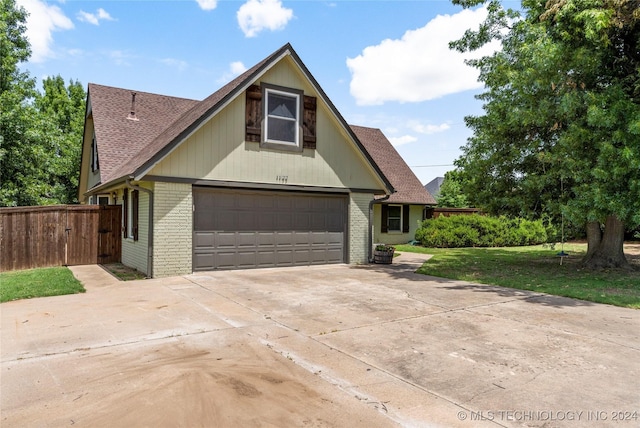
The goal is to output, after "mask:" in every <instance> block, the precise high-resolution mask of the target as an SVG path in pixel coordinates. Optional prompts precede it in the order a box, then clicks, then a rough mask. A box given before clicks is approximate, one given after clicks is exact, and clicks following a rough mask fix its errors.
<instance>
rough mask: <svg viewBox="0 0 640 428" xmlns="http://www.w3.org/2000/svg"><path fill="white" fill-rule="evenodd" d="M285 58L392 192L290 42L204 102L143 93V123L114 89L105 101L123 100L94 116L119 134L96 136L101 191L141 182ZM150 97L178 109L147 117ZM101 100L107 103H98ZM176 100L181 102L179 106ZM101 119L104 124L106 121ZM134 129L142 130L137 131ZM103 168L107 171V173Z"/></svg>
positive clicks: (127, 95)
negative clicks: (127, 180)
mask: <svg viewBox="0 0 640 428" xmlns="http://www.w3.org/2000/svg"><path fill="white" fill-rule="evenodd" d="M287 55H289V56H291V58H292V59H293V61H294V62H295V63H296V64H297V65H298V67H299V68H300V70H301V71H302V73H303V74H304V75H305V76H306V77H307V79H308V80H309V82H310V83H311V85H312V86H313V87H314V89H315V90H316V91H317V93H318V94H319V95H320V97H321V98H322V99H323V101H324V102H325V103H326V104H327V106H328V107H329V109H330V111H331V112H332V113H333V114H334V115H335V117H336V119H337V121H338V122H339V123H340V124H341V125H342V127H343V128H344V130H345V132H347V133H348V134H349V135H350V136H351V137H352V138H353V141H354V142H355V143H356V145H357V146H358V147H359V148H360V150H361V152H362V154H363V155H364V156H365V158H367V160H368V161H369V162H370V164H371V165H372V167H373V168H374V169H375V170H376V172H377V173H378V175H379V176H380V178H381V179H382V180H383V182H385V184H386V187H387V188H388V190H389V191H393V190H394V189H393V186H392V185H391V183H390V182H389V181H388V179H387V178H386V176H385V175H384V174H383V173H382V171H381V170H380V169H379V167H378V165H377V164H376V163H375V161H374V160H373V159H372V158H371V156H370V155H369V153H368V152H367V150H366V149H365V148H364V147H363V146H362V144H361V143H360V141H359V140H358V139H357V138H356V136H355V135H354V134H353V131H352V130H351V128H350V127H349V126H348V125H347V123H346V121H345V120H344V118H343V117H342V116H341V115H340V113H339V112H338V110H337V109H336V108H335V106H334V105H333V103H331V101H330V100H329V98H328V97H327V95H326V94H325V93H324V91H323V90H322V88H321V87H320V85H319V84H318V82H317V81H316V80H315V79H314V78H313V76H312V75H311V73H310V72H309V70H308V69H307V68H306V66H305V65H304V64H303V63H302V61H301V60H300V57H298V55H297V54H296V52H295V51H294V50H293V47H292V46H291V45H290V44H289V43H287V44H286V45H284V46H283V47H281V48H280V49H278V50H277V51H275V52H274V53H272V54H271V55H269V56H268V57H267V58H265V59H264V60H262V61H261V62H259V63H258V64H256V65H255V66H253V67H251V68H250V69H249V70H247V71H246V72H244V73H243V74H241V75H240V76H238V77H236V78H235V79H234V80H232V81H231V82H229V83H227V84H226V85H225V86H223V87H222V88H220V89H219V90H218V91H216V92H214V93H213V94H212V95H210V96H209V97H207V98H205V99H204V100H202V101H194V100H184V99H178V98H172V97H163V96H161V95H157V96H154V95H153V94H147V93H139V95H137V96H136V110H137V111H136V116H137V117H138V118H139V119H140V120H139V121H131V120H128V119H126V116H127V114H128V112H129V110H130V101H131V96H130V92H131V91H127V90H124V89H116V88H110V89H111V90H113V92H112V93H111V94H108V95H107V98H111V96H114V97H115V96H116V95H119V97H120V98H121V99H120V100H119V101H118V103H115V102H107V103H106V104H105V105H104V106H103V108H98V109H95V113H96V114H95V115H94V126H95V127H96V130H97V129H98V128H102V129H103V130H104V132H105V134H104V135H105V136H106V135H107V134H106V132H114V133H115V135H116V138H114V139H112V138H111V135H109V137H108V138H104V137H103V138H101V135H103V132H102V131H100V132H99V131H96V139H97V140H98V156H99V161H100V173H101V180H100V185H99V187H105V186H108V185H109V184H110V183H112V182H117V181H119V180H123V179H124V178H128V177H131V176H133V177H134V178H135V179H137V180H139V179H141V178H142V177H143V176H144V175H145V174H146V173H147V172H148V171H149V170H150V169H151V168H153V166H154V165H156V164H157V163H158V162H160V161H161V160H162V159H163V158H164V157H165V156H167V155H168V154H169V153H171V152H172V151H173V150H174V149H175V148H176V147H177V146H178V145H179V144H180V143H182V142H183V141H184V140H185V139H186V138H187V137H188V136H189V135H191V134H192V133H193V132H195V131H196V130H197V129H198V128H199V127H200V126H201V125H202V124H204V123H205V122H206V121H207V120H208V119H209V118H211V117H212V116H213V115H214V114H216V113H217V112H218V111H220V110H221V109H222V108H224V107H225V106H226V105H227V104H228V103H229V102H231V101H232V100H233V99H235V97H236V96H238V95H240V94H242V93H244V91H245V90H246V89H247V88H248V87H249V86H250V85H251V84H253V83H254V82H255V81H256V80H258V79H259V78H260V76H261V75H263V74H264V73H265V72H266V71H267V70H269V68H270V67H272V66H273V65H275V64H276V63H277V62H278V61H279V60H280V59H281V58H283V57H285V56H287ZM96 88H97V91H98V92H99V91H100V90H101V89H104V88H107V87H104V86H99V85H90V87H89V97H90V98H91V99H92V100H93V99H94V95H93V94H92V91H96ZM99 95H100V94H99ZM147 96H149V97H150V98H154V97H158V98H157V99H155V98H154V100H156V101H158V104H162V102H160V101H161V100H162V99H164V101H165V102H167V101H168V100H174V104H173V105H172V107H173V109H171V111H170V113H167V114H165V115H163V114H162V113H159V112H157V111H155V112H145V111H142V110H139V109H138V104H139V102H140V104H143V102H142V98H146V97H147ZM103 99H104V98H102V99H101V100H100V101H102V100H103ZM177 100H181V101H180V102H178V101H177ZM109 101H112V100H109ZM149 103H151V104H155V103H154V102H152V101H149ZM93 104H96V107H97V105H98V104H99V103H98V102H93V101H92V105H93ZM115 104H118V105H115ZM169 104H171V103H169ZM141 107H142V106H141ZM123 108H124V110H123ZM121 111H122V113H121ZM146 113H150V115H149V116H147V115H146ZM152 116H155V120H153V123H151V121H148V119H149V118H151V117H152ZM103 118H105V119H104V120H103ZM136 125H143V126H137V127H136ZM120 134H122V135H120ZM100 140H102V141H100ZM101 143H102V144H101ZM105 143H106V144H108V145H109V147H108V148H107V147H102V146H103V145H105ZM107 158H109V159H107ZM105 161H106V164H105ZM103 167H105V170H104V171H103Z"/></svg>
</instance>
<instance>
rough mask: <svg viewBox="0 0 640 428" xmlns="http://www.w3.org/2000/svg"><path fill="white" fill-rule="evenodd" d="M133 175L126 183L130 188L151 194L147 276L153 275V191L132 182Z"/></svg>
mask: <svg viewBox="0 0 640 428" xmlns="http://www.w3.org/2000/svg"><path fill="white" fill-rule="evenodd" d="M132 178H133V177H129V178H127V180H126V181H125V183H124V184H125V185H126V186H127V187H128V188H129V189H133V190H138V191H141V192H145V193H147V194H148V195H149V231H148V233H147V243H148V248H147V277H149V278H152V277H153V191H151V190H149V189H145V188H144V187H140V186H137V185H133V184H131V180H132Z"/></svg>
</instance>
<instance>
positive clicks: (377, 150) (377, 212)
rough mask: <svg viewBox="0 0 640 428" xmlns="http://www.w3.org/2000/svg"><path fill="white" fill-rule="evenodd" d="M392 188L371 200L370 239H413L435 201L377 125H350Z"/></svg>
mask: <svg viewBox="0 0 640 428" xmlns="http://www.w3.org/2000/svg"><path fill="white" fill-rule="evenodd" d="M351 128H352V129H353V131H354V132H355V134H356V136H357V137H358V139H360V141H361V142H362V144H363V145H364V146H365V148H366V149H367V151H368V152H369V153H370V154H371V157H372V158H373V160H374V161H375V162H376V163H377V164H378V166H379V167H380V169H381V170H382V172H383V173H384V175H385V176H386V177H387V178H388V179H389V181H390V182H391V185H392V186H393V187H394V189H395V192H394V193H393V194H391V195H390V196H389V197H388V198H387V197H385V198H379V200H378V201H376V202H375V203H373V218H374V220H373V225H374V231H373V241H374V243H384V244H402V243H407V242H409V241H412V240H414V239H415V235H416V230H417V229H418V227H419V226H420V223H421V222H422V220H424V219H425V213H426V209H427V208H428V207H430V206H433V205H435V204H436V201H435V199H434V198H433V196H431V194H430V193H429V192H428V191H427V190H426V189H425V188H424V187H423V186H422V183H420V180H418V177H416V176H415V174H414V173H413V171H411V169H410V168H409V166H408V165H407V163H406V162H405V161H404V160H403V159H402V157H401V156H400V155H399V154H398V152H397V151H396V149H395V148H394V147H393V146H392V145H391V143H390V142H389V140H388V139H387V137H385V136H384V134H383V133H382V131H380V130H379V129H372V128H363V127H360V126H352V127H351Z"/></svg>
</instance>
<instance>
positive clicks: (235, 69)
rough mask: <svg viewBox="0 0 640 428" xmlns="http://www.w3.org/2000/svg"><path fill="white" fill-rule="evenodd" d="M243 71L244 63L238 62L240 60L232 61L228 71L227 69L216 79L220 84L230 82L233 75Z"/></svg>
mask: <svg viewBox="0 0 640 428" xmlns="http://www.w3.org/2000/svg"><path fill="white" fill-rule="evenodd" d="M245 71H247V67H245V65H244V64H243V63H242V62H240V61H234V62H232V63H231V64H229V71H227V72H226V73H224V74H223V75H222V76H221V77H220V78H219V79H218V83H220V84H224V83H227V82H230V81H231V80H233V79H234V78H235V77H237V76H239V75H241V74H242V73H244V72H245Z"/></svg>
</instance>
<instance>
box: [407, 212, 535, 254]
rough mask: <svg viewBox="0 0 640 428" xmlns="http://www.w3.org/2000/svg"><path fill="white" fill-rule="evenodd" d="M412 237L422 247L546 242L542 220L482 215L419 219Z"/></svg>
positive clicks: (517, 244)
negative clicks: (420, 223)
mask: <svg viewBox="0 0 640 428" xmlns="http://www.w3.org/2000/svg"><path fill="white" fill-rule="evenodd" d="M416 240H418V241H420V243H421V244H422V245H424V246H425V247H439V248H456V247H515V246H520V245H536V244H542V243H544V242H546V241H547V232H546V230H545V227H544V224H543V223H542V220H536V221H531V220H526V219H523V218H514V219H510V218H507V217H488V216H482V215H477V214H474V215H458V216H451V217H444V216H440V217H437V218H435V219H428V220H425V221H423V222H422V225H421V227H420V228H419V229H418V231H417V232H416Z"/></svg>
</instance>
